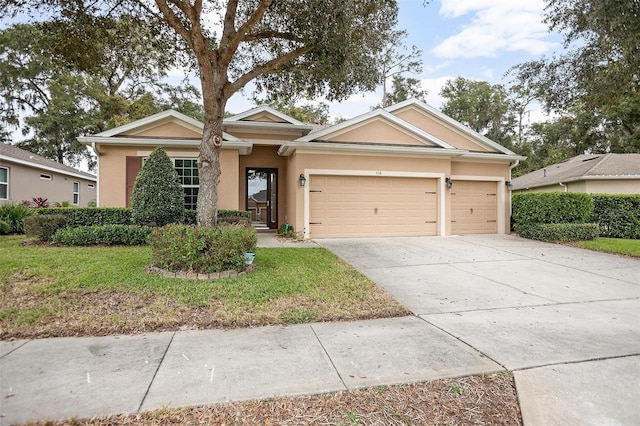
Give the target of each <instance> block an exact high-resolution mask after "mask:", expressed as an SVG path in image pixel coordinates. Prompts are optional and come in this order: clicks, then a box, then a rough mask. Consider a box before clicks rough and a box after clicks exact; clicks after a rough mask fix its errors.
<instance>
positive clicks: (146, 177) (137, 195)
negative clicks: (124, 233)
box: [131, 147, 185, 226]
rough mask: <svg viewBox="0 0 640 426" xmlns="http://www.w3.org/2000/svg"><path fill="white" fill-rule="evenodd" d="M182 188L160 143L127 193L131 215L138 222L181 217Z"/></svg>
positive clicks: (173, 220)
mask: <svg viewBox="0 0 640 426" xmlns="http://www.w3.org/2000/svg"><path fill="white" fill-rule="evenodd" d="M184 211H185V209H184V192H183V190H182V185H181V184H180V179H179V177H178V173H177V172H176V170H175V169H174V168H173V164H172V163H171V160H170V159H169V157H168V156H167V154H166V153H165V152H164V150H163V149H162V148H160V147H158V148H156V149H155V150H154V151H153V152H152V153H151V155H150V156H149V158H148V159H147V161H146V162H145V163H144V165H143V166H142V169H141V170H140V173H138V177H137V178H136V181H135V183H134V186H133V193H132V194H131V217H132V219H133V221H134V223H136V224H139V225H152V226H153V225H155V226H164V225H167V224H169V223H179V222H182V220H183V219H184V214H185V213H184Z"/></svg>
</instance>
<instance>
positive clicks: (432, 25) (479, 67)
mask: <svg viewBox="0 0 640 426" xmlns="http://www.w3.org/2000/svg"><path fill="white" fill-rule="evenodd" d="M398 4H399V19H398V28H399V29H405V30H407V32H408V37H407V45H409V46H411V45H415V46H417V47H418V48H419V49H421V50H422V63H423V73H422V74H420V75H417V76H415V75H414V76H413V77H414V78H418V79H420V80H421V82H422V88H423V89H426V90H427V91H428V96H427V98H426V99H427V103H428V104H430V105H431V106H433V107H436V108H440V107H441V106H442V102H443V99H442V98H441V97H440V95H439V92H440V89H441V88H442V86H443V85H444V84H445V82H446V81H447V80H450V79H454V78H456V77H458V76H462V77H465V78H469V79H473V80H484V81H488V82H490V83H491V84H498V83H500V84H508V82H509V77H508V76H507V77H505V76H504V74H505V73H506V72H507V70H508V69H509V68H511V67H512V66H514V65H517V64H519V63H522V62H526V61H529V60H534V59H538V58H540V57H541V56H543V55H550V54H551V53H552V52H553V51H560V50H561V49H562V43H561V42H562V38H561V36H560V35H558V34H553V33H549V32H548V28H547V26H546V25H545V24H544V23H542V11H543V9H544V6H545V1H544V0H431V2H430V3H429V4H428V5H427V6H424V5H423V1H422V0H398ZM250 91H251V89H250V87H247V89H246V90H245V95H243V94H236V95H234V96H233V97H232V98H231V99H229V102H228V103H227V110H228V111H230V112H233V113H239V112H243V111H245V110H247V109H250V108H252V107H253V106H254V105H253V103H252V102H251V101H250V100H249V99H250V98H251V93H250ZM381 99H382V89H381V88H380V89H379V90H378V91H376V92H375V93H373V92H372V93H366V94H357V95H354V96H351V97H350V98H348V99H347V100H345V101H342V102H341V103H330V113H331V115H332V117H334V118H336V117H342V118H351V117H354V116H356V115H359V114H363V113H366V112H368V111H369V110H370V109H371V106H373V105H376V104H378V103H380V101H381ZM542 118H543V114H542V112H541V111H539V108H536V107H533V110H532V111H531V119H532V120H540V119H542Z"/></svg>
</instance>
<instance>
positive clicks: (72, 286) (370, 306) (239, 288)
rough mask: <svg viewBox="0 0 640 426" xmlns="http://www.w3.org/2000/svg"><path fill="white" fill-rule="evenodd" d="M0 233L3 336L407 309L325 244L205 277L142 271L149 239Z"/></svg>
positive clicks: (265, 256) (347, 316)
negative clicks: (135, 242)
mask: <svg viewBox="0 0 640 426" xmlns="http://www.w3.org/2000/svg"><path fill="white" fill-rule="evenodd" d="M24 240H25V239H24V238H23V237H16V236H8V237H7V236H4V237H0V258H1V259H2V262H0V338H2V339H5V338H10V337H45V336H75V335H106V334H116V333H133V332H145V331H157V330H177V329H180V328H183V329H184V328H212V327H241V326H249V325H265V324H290V323H301V322H310V321H331V320H353V319H364V318H379V317H390V316H398V315H405V314H407V313H408V311H407V310H406V309H405V308H404V307H402V306H401V305H400V304H398V303H397V302H395V301H394V300H393V299H391V298H390V297H389V296H388V295H386V294H385V293H384V292H382V290H380V289H379V288H378V287H377V286H376V285H375V284H374V283H373V282H372V281H370V280H369V279H367V278H366V277H364V276H363V275H362V274H360V273H358V272H357V271H356V270H354V269H353V268H352V267H351V266H349V265H348V264H346V263H345V262H343V261H341V260H340V259H338V258H337V257H336V256H334V255H333V254H332V253H330V252H329V251H327V250H325V249H322V248H305V249H297V248H269V249H267V248H259V249H258V250H257V257H256V260H255V262H254V263H255V264H256V265H257V268H256V269H255V270H253V271H251V272H249V273H247V274H245V275H242V276H239V277H235V278H226V279H221V280H211V281H191V280H182V279H168V278H161V277H159V276H155V275H149V274H147V273H146V272H145V271H144V269H145V267H146V266H148V265H149V262H150V258H151V251H150V249H149V247H53V246H42V245H27V246H23V245H21V243H22V242H23V241H24Z"/></svg>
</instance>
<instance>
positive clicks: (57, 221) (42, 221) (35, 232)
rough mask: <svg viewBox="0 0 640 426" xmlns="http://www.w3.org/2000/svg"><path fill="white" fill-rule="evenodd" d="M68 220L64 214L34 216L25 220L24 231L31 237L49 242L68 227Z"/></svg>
mask: <svg viewBox="0 0 640 426" xmlns="http://www.w3.org/2000/svg"><path fill="white" fill-rule="evenodd" d="M67 223H68V218H67V216H65V215H62V214H47V215H40V214H34V215H32V216H29V217H26V218H25V219H24V231H25V234H27V236H29V237H37V238H38V239H39V240H40V241H49V240H50V239H51V237H52V236H53V235H54V234H55V233H56V232H57V231H58V230H60V229H62V228H64V227H65V226H67Z"/></svg>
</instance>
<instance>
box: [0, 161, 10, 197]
mask: <svg viewBox="0 0 640 426" xmlns="http://www.w3.org/2000/svg"><path fill="white" fill-rule="evenodd" d="M0 169H2V170H6V171H7V180H6V181H4V182H3V181H0V186H6V187H7V197H6V198H2V197H0V200H8V199H9V168H8V167H0Z"/></svg>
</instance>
